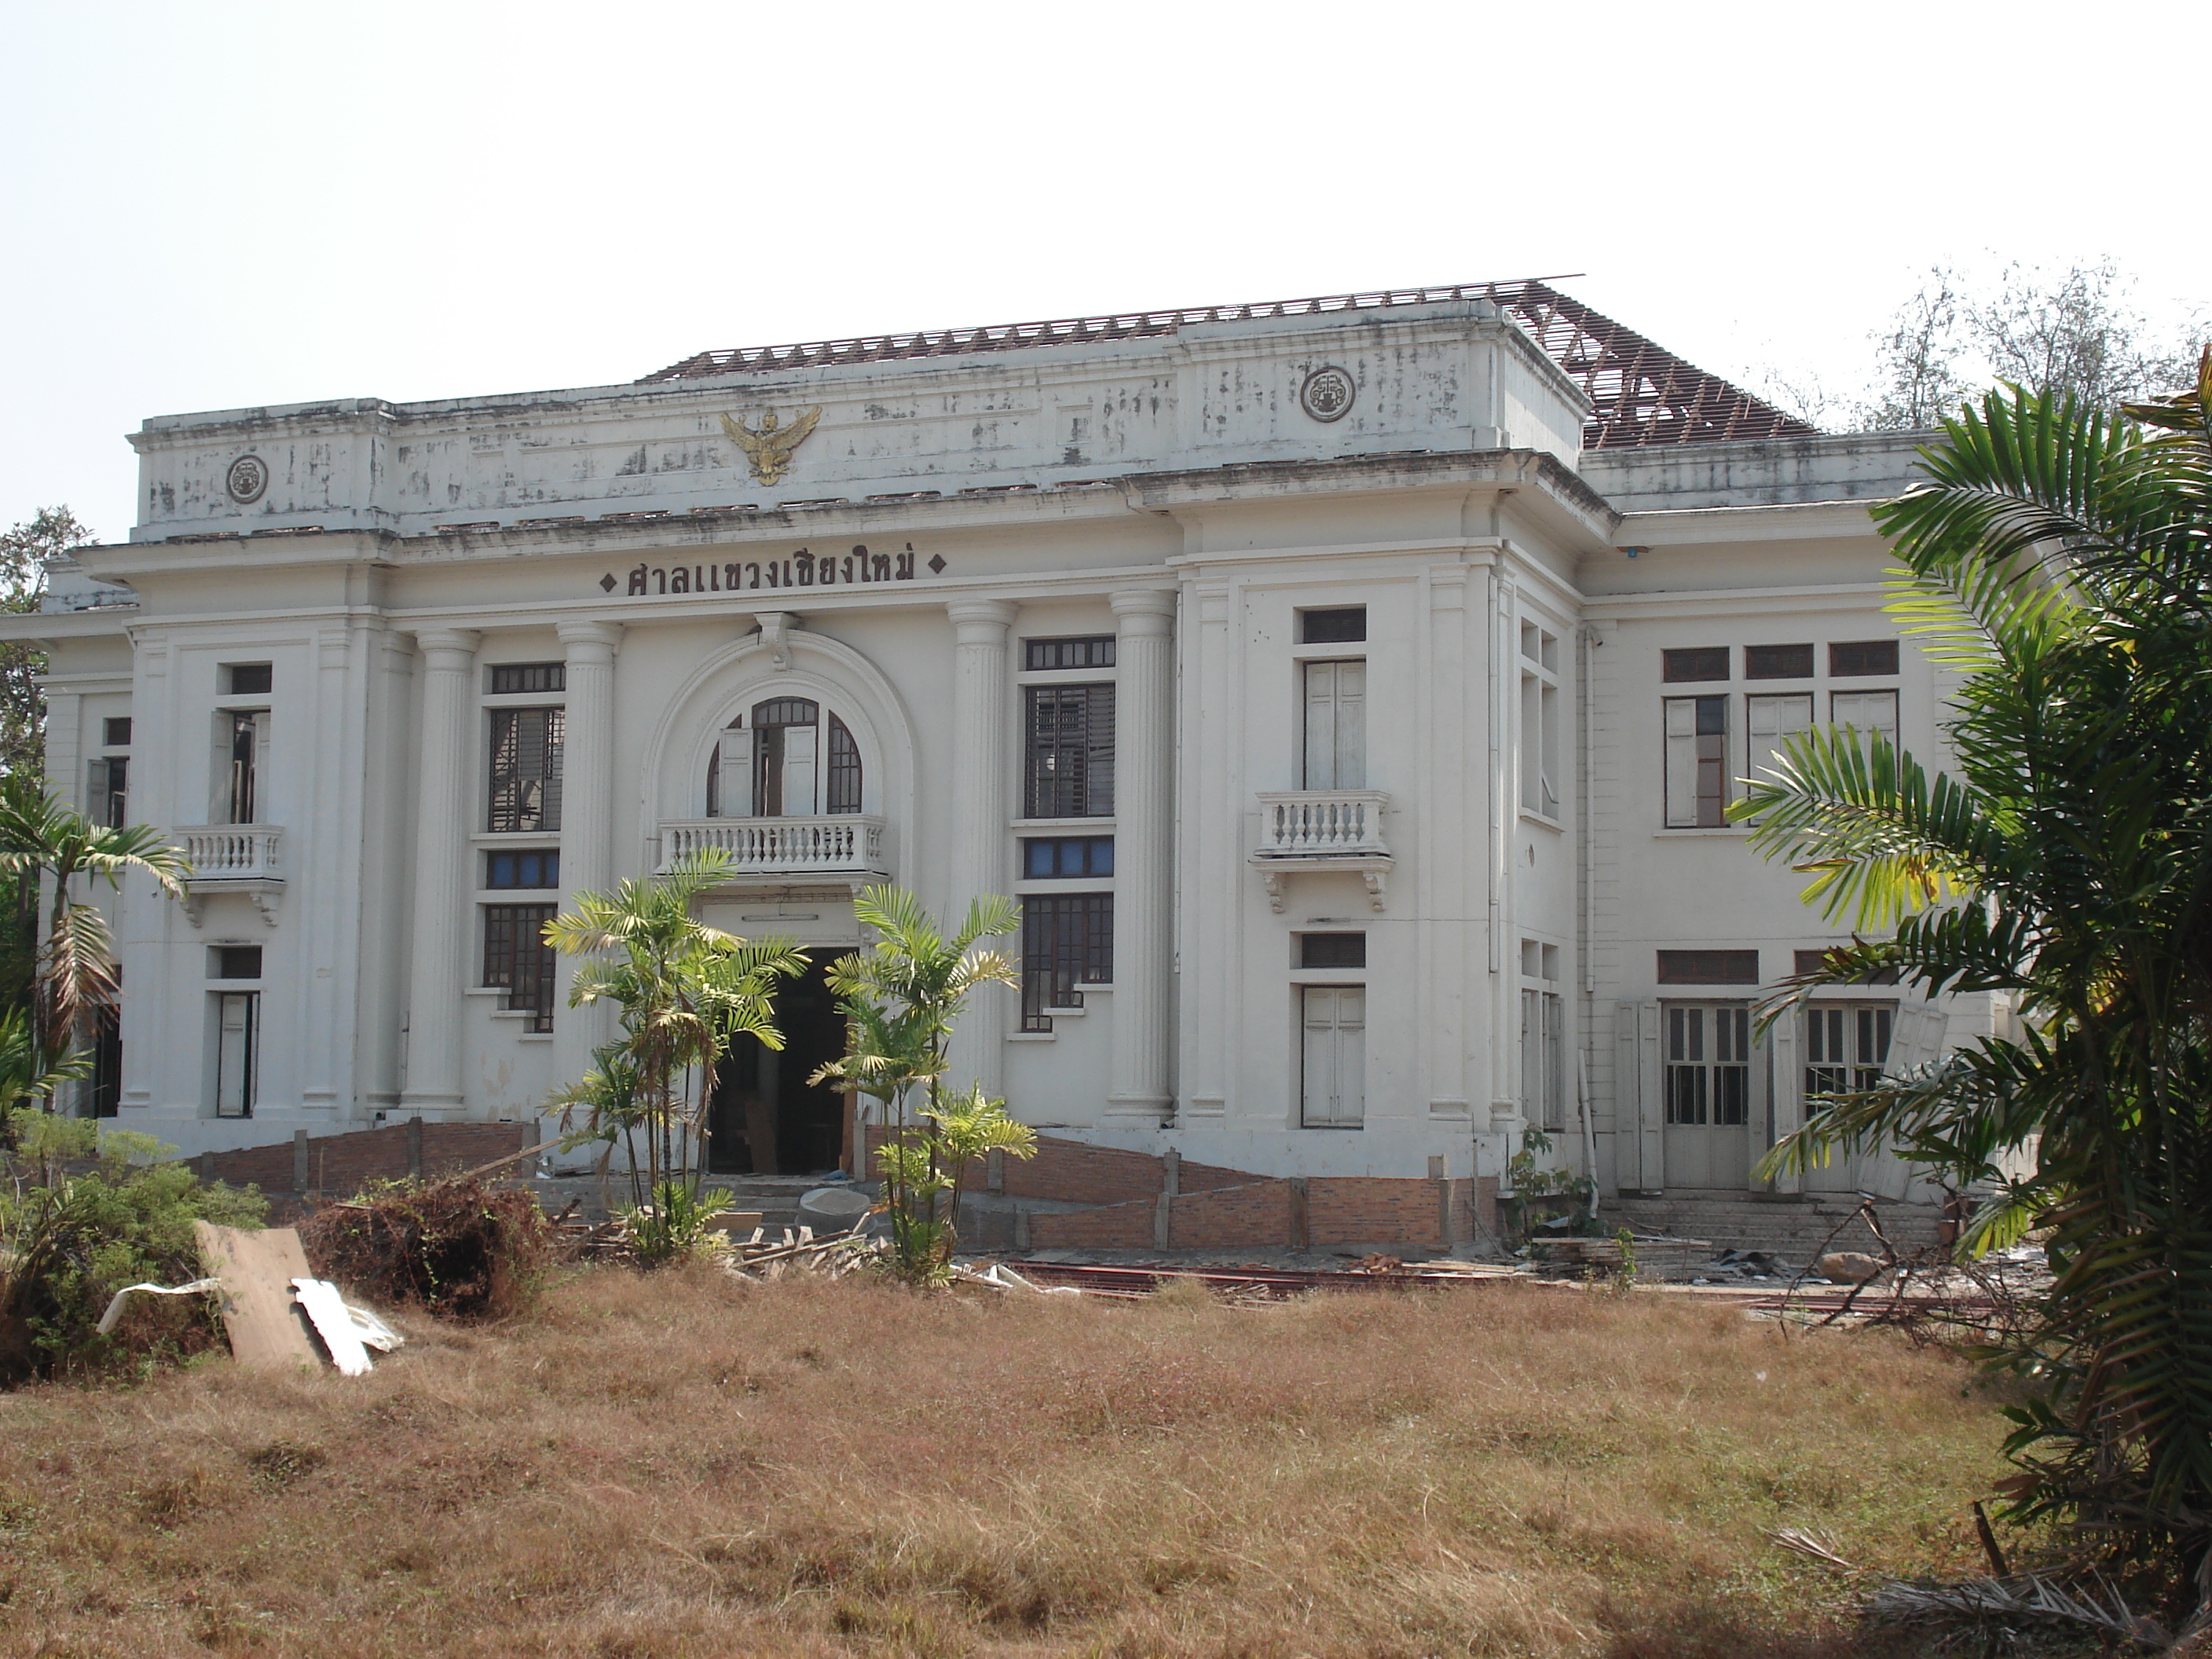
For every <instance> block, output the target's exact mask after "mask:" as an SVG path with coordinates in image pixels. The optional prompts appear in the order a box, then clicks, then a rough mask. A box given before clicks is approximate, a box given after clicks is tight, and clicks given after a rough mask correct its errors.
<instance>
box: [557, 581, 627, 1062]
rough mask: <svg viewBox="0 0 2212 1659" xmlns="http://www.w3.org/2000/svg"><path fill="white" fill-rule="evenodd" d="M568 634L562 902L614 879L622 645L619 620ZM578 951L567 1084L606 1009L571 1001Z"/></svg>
mask: <svg viewBox="0 0 2212 1659" xmlns="http://www.w3.org/2000/svg"><path fill="white" fill-rule="evenodd" d="M554 631H555V632H556V633H557V634H558V635H560V636H561V647H562V654H563V656H564V658H565V659H566V661H567V664H568V712H567V714H565V715H564V716H563V724H562V756H561V908H562V909H563V910H566V909H568V908H570V905H571V904H572V902H573V901H574V896H575V895H576V894H578V893H580V892H604V891H605V890H606V889H608V888H609V887H611V886H612V885H613V884H614V769H615V647H616V646H617V645H618V644H620V643H621V641H622V632H623V630H622V624H621V623H599V622H566V623H561V624H560V625H559V626H558V627H557V628H556V629H555V630H554ZM577 962H578V958H576V957H561V958H559V966H558V969H557V970H556V976H555V980H554V999H555V1000H554V1009H553V1086H554V1087H555V1088H556V1089H559V1088H564V1087H566V1086H567V1085H569V1084H571V1083H574V1082H575V1081H576V1080H577V1079H580V1078H581V1077H582V1076H583V1075H584V1073H586V1071H587V1070H589V1069H590V1067H591V1062H592V1045H593V1044H594V1043H595V1042H600V1041H602V1040H604V1039H603V1035H602V1034H603V1033H604V1031H605V1027H606V1024H607V1022H606V1019H605V1014H604V1011H602V1010H599V1009H589V1008H571V1007H570V1006H568V987H569V984H570V982H571V981H573V980H574V977H575V971H576V967H577Z"/></svg>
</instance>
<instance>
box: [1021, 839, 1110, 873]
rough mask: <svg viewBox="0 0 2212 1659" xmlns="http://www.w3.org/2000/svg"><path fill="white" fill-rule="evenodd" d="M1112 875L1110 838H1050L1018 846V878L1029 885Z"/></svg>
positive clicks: (1026, 842)
mask: <svg viewBox="0 0 2212 1659" xmlns="http://www.w3.org/2000/svg"><path fill="white" fill-rule="evenodd" d="M1113 873H1114V837H1113V836H1051V837H1049V838H1046V839H1037V840H1030V841H1024V842H1022V875H1023V878H1024V879H1025V880H1029V881H1066V880H1069V879H1071V878H1076V877H1091V878H1097V877H1100V876H1110V875H1112V874H1113Z"/></svg>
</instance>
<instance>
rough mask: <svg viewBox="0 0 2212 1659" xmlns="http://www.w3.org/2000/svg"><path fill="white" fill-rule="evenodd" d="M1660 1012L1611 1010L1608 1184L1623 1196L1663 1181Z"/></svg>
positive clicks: (1641, 1005) (1643, 1007)
mask: <svg viewBox="0 0 2212 1659" xmlns="http://www.w3.org/2000/svg"><path fill="white" fill-rule="evenodd" d="M1659 1017H1660V1007H1659V1005H1658V1004H1657V1003H1656V1002H1621V1003H1616V1004H1614V1005H1613V1179H1614V1181H1615V1182H1616V1183H1617V1184H1618V1185H1619V1186H1620V1188H1622V1189H1623V1190H1624V1191H1626V1192H1657V1191H1658V1190H1659V1189H1660V1188H1661V1187H1662V1185H1663V1184H1664V1182H1665V1179H1666V1169H1665V1163H1664V1158H1665V1146H1666V1135H1665V1127H1664V1117H1665V1106H1666V1102H1665V1096H1664V1092H1663V1091H1662V1087H1661V1075H1660V1074H1661V1070H1662V1067H1661V1065H1660V1055H1659V1030H1660V1018H1659Z"/></svg>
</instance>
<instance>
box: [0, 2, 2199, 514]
mask: <svg viewBox="0 0 2212 1659" xmlns="http://www.w3.org/2000/svg"><path fill="white" fill-rule="evenodd" d="M2208 47H2212V6H2208V5H2205V4H2203V3H2202V0H2196V3H2166V0H2135V3H2124V0H2123V3H2114V0H2106V4H2104V5H2102V6H2100V7H2093V8H2087V9H2085V8H2082V7H2080V6H2078V5H2056V4H2048V3H2045V0H2008V3H1965V0H1913V3H1903V4H1899V3H1889V0H1858V3H1852V4H1849V5H1842V4H1834V3H1831V4H1825V5H1820V4H1814V5H1808V4H1803V3H1799V4H1794V5H1792V4H1778V3H1775V0H1760V3H1754V4H1743V5H1734V4H1723V3H1712V0H1677V3H1641V4H1633V5H1613V4H1609V3H1595V0H1590V3H1583V4H1579V5H1574V6H1566V5H1559V4H1556V3H1554V4H1542V3H1534V4H1532V3H1527V0H1519V3H1514V4H1501V3H1493V0H1460V3H1431V0H1396V3H1394V4H1389V5H1368V6H1358V5H1346V4H1342V3H1334V4H1328V5H1318V4H1313V3H1310V0H1291V3H1279V4H1273V5H1268V6H1264V7H1263V6H1258V5H1248V4H1225V3H1209V0H1186V3H1183V4H1180V5H1165V4H1158V3H1152V0H1140V3H1125V4H1118V5H1109V6H1096V7H1084V8H1076V7H1071V6H1066V5H1059V6H1054V5H1047V4H1036V3H1031V4H1026V5H1015V4H997V3H985V0H945V3H941V4H939V5H936V6H923V5H916V4H904V5H896V6H894V5H882V4H875V3H853V4H846V5H834V6H833V5H824V4H820V3H815V4H805V3H790V0H785V3H777V4H763V3H758V0H728V3H722V4H702V3H696V0H647V3H630V4H625V5H617V4H608V3H599V4H580V3H570V0H536V3H530V4H515V5H507V4H498V3H490V0H441V3H416V0H380V3H374V4H370V3H362V0H307V3H301V0H289V3H284V4H265V5H264V4H253V3H245V0H191V3H182V4H179V3H177V0H159V3H146V0H100V3H76V4H56V3H53V0H0V228H4V235H5V238H6V246H5V258H4V259H0V319H4V322H0V384H4V386H5V387H6V390H7V395H6V397H5V398H4V399H0V524H6V523H12V522H14V521H15V520H21V519H24V518H27V517H28V516H29V515H30V513H32V512H33V510H34V509H35V508H37V507H40V506H45V505H49V504H52V503H56V502H64V501H65V502H67V503H68V504H70V506H72V507H75V508H76V511H77V513H78V514H79V516H81V517H82V518H83V519H84V520H87V522H88V523H89V524H90V525H91V526H93V527H94V530H95V531H97V532H99V533H100V536H101V537H102V538H104V539H120V538H122V536H123V535H124V534H125V532H126V531H127V529H128V526H129V525H130V523H131V519H132V517H133V503H134V495H135V489H136V477H137V474H136V459H135V457H134V456H133V455H132V453H131V449H130V447H129V446H128V445H127V444H126V443H125V441H124V434H125V433H126V432H127V431H129V430H131V429H132V428H135V427H136V426H137V424H138V423H139V422H140V421H141V420H143V418H144V417H146V416H149V415H157V414H167V413H175V412H180V411H185V410H202V409H222V408H230V407H235V406H238V405H241V404H270V403H287V402H294V401H298V400H301V399H307V398H324V397H349V396H373V397H381V398H394V399H409V398H432V397H444V396H453V395H462V394H469V393H481V392H513V391H525V390H532V389H536V388H541V387H551V386H588V385H594V384H599V383H603V382H607V381H615V380H634V379H635V378H636V377H637V376H639V375H641V374H645V373H647V372H648V371H650V370H652V369H654V368H659V367H661V366H662V365H663V364H665V363H668V362H673V361H674V360H676V359H677V358H679V357H683V356H688V355H690V353H692V352H694V351H697V350H700V349H705V348H708V347H720V346H733V345H764V344H771V343H779V342H782V341H787V340H799V339H810V338H823V337H838V336H843V335H852V334H863V333H873V332H878V331H884V330H891V329H900V328H909V327H927V326H945V325H960V324H973V323H992V322H1012V321H1016V320H1022V319H1032V318H1043V317H1060V316H1075V315H1081V314H1084V313H1090V312H1099V311H1113V310H1123V309H1133V308H1136V307H1164V306H1175V305H1200V304H1215V303H1226V302H1231V301H1247V300H1267V299H1285V298H1291V297H1296V296H1300V295H1313V294H1328V293H1335V292H1340V291H1345V290H1351V289H1367V288H1381V287H1402V286H1412V285H1414V284H1419V283H1449V282H1468V281H1477V280H1482V279H1487V278H1499V277H1512V276H1541V275H1545V274H1547V273H1555V272H1566V271H1583V272H1587V273H1588V274H1587V275H1585V276H1579V277H1577V278H1576V279H1575V280H1573V281H1572V282H1570V283H1563V284H1562V286H1563V287H1565V288H1566V289H1568V290H1569V291H1570V292H1571V293H1573V294H1574V295H1577V297H1578V298H1580V299H1582V300H1583V301H1586V302H1588V303H1589V304H1591V305H1593V306H1595V307H1597V308H1598V309H1600V310H1601V311H1604V312H1606V313H1609V314H1611V315H1613V316H1614V317H1617V318H1619V319H1620V320H1621V321H1623V322H1625V323H1626V324H1627V325H1630V326H1631V327H1632V328H1635V329H1637V330H1638V331H1641V332H1643V333H1644V334H1647V335H1649V336H1650V337H1653V338H1655V339H1656V340H1658V341H1659V342H1660V343H1662V344H1664V345H1666V346H1668V347H1669V348H1670V349H1674V350H1675V351H1678V352H1680V354H1682V355H1683V356H1686V357H1688V358H1690V359H1691V360H1692V361H1693V362H1699V363H1700V364H1702V365H1704V366H1705V367H1707V368H1712V369H1714V370H1716V371H1718V372H1720V373H1723V374H1730V375H1733V376H1749V375H1750V374H1753V372H1754V371H1755V370H1756V369H1757V368H1759V367H1761V366H1765V365H1772V366H1776V367H1779V368H1784V369H1786V370H1787V371H1789V372H1790V373H1792V374H1804V373H1806V372H1807V371H1808V370H1809V371H1812V372H1814V373H1817V374H1820V376H1821V377H1822V378H1823V379H1825V380H1830V381H1832V382H1833V381H1837V380H1842V381H1845V382H1849V381H1851V380H1855V379H1857V377H1858V376H1859V375H1860V374H1861V373H1862V372H1863V367H1864V365H1865V362H1866V360H1867V358H1868V356H1869V344H1868V341H1867V336H1868V335H1869V332H1870V331H1873V330H1874V329H1875V328H1876V327H1877V326H1879V325H1881V323H1882V322H1883V321H1884V320H1885V319H1887V317H1888V315H1889V313H1891V312H1892V311H1893V309H1894V308H1895V307H1896V306H1897V304H1898V303H1899V301H1901V300H1902V299H1904V298H1905V295H1907V294H1909V293H1910V292H1911V290H1912V289H1913V288H1914V287H1915V286H1916V284H1917V279H1918V276H1919V273H1920V272H1921V271H1923V270H1924V269H1925V268H1926V267H1927V266H1928V265H1929V264H1931V263H1933V262H1937V261H1943V262H1982V263H1986V262H1989V261H1991V260H1992V259H2006V258H2019V259H2023V260H2027V261H2044V262H2049V263H2058V264H2063V263H2066V262H2070V261H2073V260H2077V259H2092V258H2101V257H2104V256H2106V255H2110V256H2111V257H2112V258H2115V259H2117V260H2118V262H2119V263H2120V264H2121V265H2122V266H2123V267H2124V269H2126V270H2129V271H2130V272H2132V273H2133V274H2134V275H2135V276H2136V278H2137V279H2138V284H2139V285H2138V288H2137V291H2136V297H2137V299H2138V301H2139V302H2140V303H2141V304H2142V307H2143V308H2144V309H2145V310H2147V311H2149V312H2151V313H2154V315H2165V314H2169V313H2172V314H2178V313H2181V312H2184V311H2186V310H2189V309H2191V308H2193V307H2197V306H2199V305H2201V304H2202V303H2203V302H2204V301H2206V300H2207V299H2208V298H2212V293H2208V289H2212V283H2208V281H2207V279H2206V276H2205V271H2206V269H2207V266H2208V255H2212V230H2208V228H2207V226H2208V221H2207V219H2206V217H2205V216H2204V214H2203V204H2202V201H2201V199H2199V191H2200V190H2201V179H2202V177H2203V167H2202V162H2201V155H2202V149H2201V135H2198V134H2192V133H2190V132H2187V131H2185V130H2184V127H2183V122H2184V121H2185V119H2187V118H2190V117H2191V113H2192V112H2193V110H2194V107H2195V104H2194V101H2193V100H2192V95H2191V87H2192V86H2193V85H2194V82H2193V80H2192V79H2191V77H2192V76H2193V75H2194V74H2195V73H2196V70H2197V69H2198V68H2199V67H2201V65H2202V64H2203V62H2204V60H2205V57H2206V53H2207V49H2208Z"/></svg>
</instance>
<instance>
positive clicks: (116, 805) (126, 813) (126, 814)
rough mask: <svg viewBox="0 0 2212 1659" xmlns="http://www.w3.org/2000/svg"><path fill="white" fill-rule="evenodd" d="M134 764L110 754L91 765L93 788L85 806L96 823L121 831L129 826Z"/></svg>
mask: <svg viewBox="0 0 2212 1659" xmlns="http://www.w3.org/2000/svg"><path fill="white" fill-rule="evenodd" d="M130 800H131V762H130V759H129V757H126V756H123V755H107V756H104V757H101V758H100V759H99V760H95V761H94V762H93V763H92V789H91V793H90V795H89V797H88V799H87V800H86V803H85V806H86V810H87V811H88V814H89V815H90V817H91V818H92V821H93V822H94V823H104V824H106V826H107V827H108V828H109V829H122V828H123V827H124V826H125V825H126V824H127V823H130V821H131V817H130V810H131V809H130Z"/></svg>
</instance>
